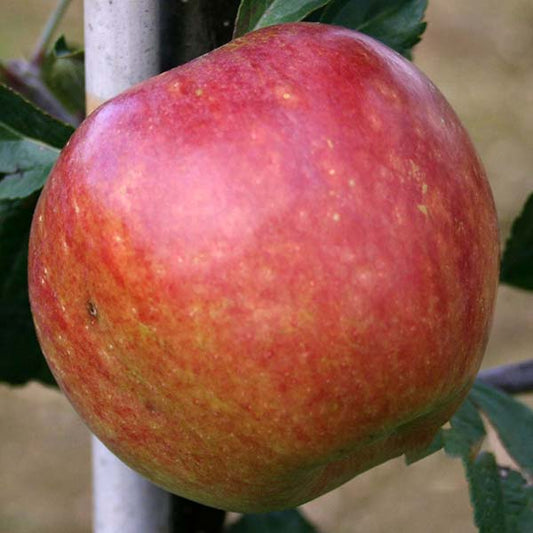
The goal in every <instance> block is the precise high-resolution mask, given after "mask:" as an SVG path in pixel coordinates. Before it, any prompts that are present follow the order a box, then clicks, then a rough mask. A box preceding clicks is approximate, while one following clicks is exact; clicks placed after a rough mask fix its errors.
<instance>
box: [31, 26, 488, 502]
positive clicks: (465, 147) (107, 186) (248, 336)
mask: <svg viewBox="0 0 533 533" xmlns="http://www.w3.org/2000/svg"><path fill="white" fill-rule="evenodd" d="M497 280H498V232H497V222H496V215H495V210H494V205H493V200H492V196H491V192H490V189H489V185H488V183H487V179H486V177H485V174H484V171H483V169H482V166H481V164H480V162H479V159H478V157H477V156H476V153H475V151H474V148H473V146H472V143H471V141H470V140H469V138H468V136H467V133H466V132H465V130H464V129H463V127H462V126H461V124H460V122H459V120H458V119H457V117H456V115H455V114H454V112H453V111H452V109H451V108H450V106H449V105H448V104H447V103H446V101H445V99H444V98H443V96H442V95H441V94H440V93H439V92H438V90H437V89H436V88H435V87H434V86H433V85H432V84H431V82H429V81H428V80H427V79H426V78H425V77H424V75H423V74H421V73H420V72H419V71H418V70H417V69H416V68H415V67H414V66H413V65H412V64H411V63H409V62H408V61H406V60H404V59H403V58H402V57H400V56H399V55H397V54H396V53H394V52H393V51H391V50H389V49H388V48H386V47H385V46H383V45H381V44H379V43H378V42H376V41H374V40H372V39H370V38H368V37H365V36H363V35H361V34H358V33H355V32H353V31H349V30H346V29H341V28H338V27H333V26H325V25H317V24H305V23H301V24H288V25H280V26H275V27H270V28H267V29H263V30H260V31H257V32H254V33H250V34H248V35H246V36H244V37H242V38H240V39H237V40H235V41H233V42H231V43H229V44H228V45H226V46H224V47H222V48H220V49H218V50H216V51H214V52H212V53H210V54H207V55H205V56H203V57H201V58H199V59H197V60H195V61H193V62H191V63H189V64H187V65H184V66H181V67H179V68H176V69H174V70H171V71H169V72H167V73H165V74H162V75H160V76H158V77H155V78H153V79H151V80H148V81H146V82H144V83H141V84H140V85H138V86H136V87H134V88H132V89H131V90H128V91H126V92H125V93H123V94H121V95H120V96H118V97H116V98H114V99H113V100H111V101H110V102H108V103H106V104H105V105H103V106H102V107H100V108H99V109H98V110H97V111H96V112H95V113H93V114H92V115H91V116H90V117H89V118H88V119H87V120H86V121H85V122H84V124H83V125H82V126H81V127H80V128H79V129H78V131H77V132H76V133H75V135H74V136H73V137H72V139H71V141H70V142H69V144H68V145H67V146H66V147H65V149H64V150H63V152H62V154H61V157H60V158H59V160H58V162H57V164H56V166H55V168H54V170H53V172H52V175H51V177H50V179H49V181H48V183H47V184H46V187H45V189H44V191H43V193H42V195H41V198H40V201H39V205H38V208H37V211H36V213H35V218H34V222H33V227H32V233H31V242H30V267H29V282H30V294H31V303H32V309H33V314H34V317H35V324H36V328H37V332H38V335H39V339H40V342H41V345H42V348H43V351H44V353H45V354H46V357H47V359H48V362H49V364H50V367H51V369H52V371H53V373H54V375H55V376H56V378H57V381H58V382H59V384H60V385H61V387H62V389H63V390H64V392H65V394H66V395H67V396H68V397H69V398H70V400H71V402H72V404H73V405H74V407H75V408H76V409H77V411H78V412H79V414H80V415H81V417H82V418H83V419H84V420H85V422H86V423H87V424H88V426H89V427H90V428H91V430H92V431H93V432H94V433H95V434H96V435H97V436H98V437H99V438H100V439H101V440H102V441H103V442H104V443H105V444H106V445H107V446H108V447H109V448H110V449H111V450H112V451H113V452H114V453H116V454H117V455H118V456H119V457H120V458H121V459H123V460H124V461H125V462H126V463H127V464H129V465H130V466H131V467H133V468H134V469H136V470H138V471H139V472H141V473H142V474H144V475H146V476H147V477H149V478H150V479H151V480H153V481H154V482H155V483H157V484H159V485H161V486H162V487H164V488H166V489H168V490H169V491H172V492H175V493H177V494H180V495H183V496H186V497H188V498H191V499H193V500H197V501H200V502H203V503H206V504H209V505H212V506H215V507H221V508H224V509H230V510H234V511H267V510H272V509H282V508H287V507H293V506H296V505H298V504H301V503H303V502H305V501H308V500H310V499H312V498H315V497H316V496H318V495H320V494H322V493H324V492H326V491H329V490H331V489H333V488H335V487H337V486H339V485H340V484H342V483H343V482H345V481H347V480H348V479H350V478H352V477H353V476H354V475H356V474H358V473H359V472H362V471H364V470H367V469H368V468H370V467H372V466H374V465H376V464H378V463H382V462H383V461H386V460H388V459H390V458H392V457H395V456H398V455H400V454H403V453H406V452H413V451H416V450H417V449H419V448H421V447H424V446H425V445H427V444H428V443H429V442H430V441H431V439H432V436H433V435H434V433H435V431H436V430H437V428H438V427H439V426H441V424H443V423H444V422H445V421H446V420H447V419H448V418H449V417H450V416H451V414H452V413H453V412H454V410H455V409H456V408H457V406H458V405H459V404H460V403H461V401H462V400H463V399H464V397H465V395H466V394H467V392H468V389H469V387H470V386H471V384H472V382H473V380H474V377H475V375H476V373H477V371H478V368H479V365H480V362H481V358H482V355H483V351H484V348H485V345H486V341H487V335H488V330H489V326H490V321H491V315H492V310H493V304H494V296H495V289H496V285H497Z"/></svg>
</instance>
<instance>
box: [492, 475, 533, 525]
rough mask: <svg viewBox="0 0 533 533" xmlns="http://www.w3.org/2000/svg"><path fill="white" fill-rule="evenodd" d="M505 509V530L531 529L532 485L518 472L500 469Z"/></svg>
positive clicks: (532, 513) (532, 521)
mask: <svg viewBox="0 0 533 533" xmlns="http://www.w3.org/2000/svg"><path fill="white" fill-rule="evenodd" d="M500 482H501V486H502V490H503V505H504V509H505V523H506V529H505V531H508V532H512V533H515V532H516V533H526V532H531V531H533V491H532V489H533V487H531V486H528V483H527V481H526V479H524V477H523V476H522V474H521V473H520V472H517V471H516V470H512V469H510V468H501V469H500Z"/></svg>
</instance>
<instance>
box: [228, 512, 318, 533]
mask: <svg viewBox="0 0 533 533" xmlns="http://www.w3.org/2000/svg"><path fill="white" fill-rule="evenodd" d="M316 531H317V530H316V529H315V527H314V526H313V525H311V524H310V523H309V522H308V521H307V520H306V519H305V518H304V517H303V515H302V514H301V513H300V512H299V511H298V510H296V509H292V510H290V511H281V512H275V513H266V514H247V515H244V516H243V517H242V518H241V519H240V520H239V521H238V522H236V523H235V524H233V526H231V527H230V528H229V530H228V532H229V533H316Z"/></svg>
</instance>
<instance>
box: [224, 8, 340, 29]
mask: <svg viewBox="0 0 533 533" xmlns="http://www.w3.org/2000/svg"><path fill="white" fill-rule="evenodd" d="M328 1H330V0H242V2H241V4H240V6H239V11H238V12H237V19H236V21H235V31H234V35H233V36H234V37H240V36H241V35H244V34H245V33H248V32H249V31H253V30H258V29H259V28H265V27H266V26H272V25H273V24H281V23H282V22H298V21H300V20H303V19H304V18H305V17H306V16H307V15H309V14H310V13H312V12H313V11H315V10H316V9H318V8H320V7H322V6H325V5H326V4H327V3H328Z"/></svg>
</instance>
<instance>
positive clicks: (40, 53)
mask: <svg viewBox="0 0 533 533" xmlns="http://www.w3.org/2000/svg"><path fill="white" fill-rule="evenodd" d="M71 1H72V0H58V2H57V5H56V8H55V9H54V10H53V11H52V13H51V14H50V17H49V18H48V20H47V21H46V25H45V27H44V28H43V31H42V33H41V36H40V37H39V40H38V41H37V44H36V45H35V49H34V51H33V54H32V56H31V60H30V63H31V64H32V65H34V66H40V65H41V63H42V61H43V59H44V56H45V54H46V49H47V48H48V46H49V44H50V41H51V40H52V38H53V36H54V33H55V31H56V29H57V27H58V25H59V23H60V22H61V19H62V18H63V16H64V14H65V12H66V11H67V8H68V6H69V4H70V2H71Z"/></svg>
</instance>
